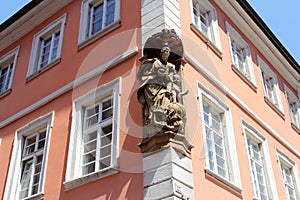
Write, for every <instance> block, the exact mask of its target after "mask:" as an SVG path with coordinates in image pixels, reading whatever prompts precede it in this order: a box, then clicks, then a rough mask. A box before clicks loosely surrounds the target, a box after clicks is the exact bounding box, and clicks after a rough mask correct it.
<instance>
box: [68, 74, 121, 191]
mask: <svg viewBox="0 0 300 200" xmlns="http://www.w3.org/2000/svg"><path fill="white" fill-rule="evenodd" d="M120 95H121V78H118V79H116V80H113V81H111V82H109V83H107V84H104V85H102V86H100V87H98V88H96V89H94V90H92V91H90V92H89V93H88V94H86V95H84V96H82V97H79V98H78V99H76V100H75V101H74V102H73V111H72V127H71V136H70V143H69V144H70V145H69V153H68V163H67V171H66V178H65V182H64V185H65V189H66V190H68V189H71V188H74V187H77V186H79V185H82V184H85V183H88V182H90V181H93V180H96V179H99V178H103V177H106V176H109V175H111V174H114V173H117V172H118V168H119V163H118V156H119V152H118V149H119V113H120ZM110 96H112V97H113V119H112V120H113V130H112V149H111V150H112V153H111V166H110V167H109V168H106V169H105V170H99V171H95V172H93V173H90V174H86V175H82V171H81V161H82V151H81V150H82V144H83V137H82V133H83V123H82V119H83V117H84V108H85V107H87V106H91V105H94V104H95V103H97V102H98V101H99V100H103V99H105V98H107V97H110Z"/></svg>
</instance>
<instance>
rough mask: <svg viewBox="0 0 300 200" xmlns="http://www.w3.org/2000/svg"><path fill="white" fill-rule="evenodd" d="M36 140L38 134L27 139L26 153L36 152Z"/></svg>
mask: <svg viewBox="0 0 300 200" xmlns="http://www.w3.org/2000/svg"><path fill="white" fill-rule="evenodd" d="M35 141H36V136H34V137H31V138H27V139H26V143H25V144H26V146H25V155H28V154H30V153H33V152H34V148H35Z"/></svg>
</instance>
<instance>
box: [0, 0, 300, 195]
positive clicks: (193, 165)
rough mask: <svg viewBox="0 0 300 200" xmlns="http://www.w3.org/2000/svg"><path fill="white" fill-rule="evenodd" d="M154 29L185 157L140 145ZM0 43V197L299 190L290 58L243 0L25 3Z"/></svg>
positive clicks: (299, 82) (295, 74) (298, 112)
mask: <svg viewBox="0 0 300 200" xmlns="http://www.w3.org/2000/svg"><path fill="white" fill-rule="evenodd" d="M163 29H174V30H175V32H176V33H177V35H178V36H179V37H180V38H181V41H182V44H183V48H184V53H183V58H184V60H185V64H184V66H183V69H182V88H183V90H184V91H188V92H187V94H185V95H184V96H183V104H184V107H185V111H186V122H185V132H184V136H185V138H186V140H187V141H188V142H189V143H190V144H191V146H193V148H192V149H191V152H190V153H188V155H185V154H182V152H178V151H176V148H175V150H174V149H173V148H172V146H171V147H170V146H165V147H164V148H162V149H160V150H156V151H155V152H150V153H149V152H148V153H141V149H140V147H139V144H140V143H141V142H142V141H143V127H142V126H143V120H142V106H141V105H140V103H139V102H138V99H137V90H138V88H139V84H140V83H139V82H138V80H137V73H138V71H139V68H140V62H139V58H140V57H142V56H143V47H144V45H145V42H146V40H147V39H148V38H149V37H151V36H152V35H153V34H156V33H159V32H161V31H162V30H163ZM0 43H1V46H0V110H1V113H0V164H1V173H0V197H1V198H2V199H7V200H11V199H46V200H48V199H49V200H50V199H99V200H100V199H111V200H114V199H137V200H139V199H150V200H152V199H153V200H154V199H190V200H191V199H215V200H219V199H230V200H231V199H232V200H236V199H237V200H238V199H258V200H263V199H272V200H276V199H277V200H283V199H287V200H293V199H295V200H296V199H300V179H299V165H300V147H299V141H300V136H299V134H300V105H299V97H300V89H299V86H300V67H299V64H298V63H297V62H296V61H295V60H294V59H293V57H292V56H291V55H290V54H289V53H288V52H287V50H286V49H285V48H284V47H283V45H281V43H280V42H279V41H278V39H277V38H276V37H275V36H274V34H273V33H272V32H271V31H270V30H269V28H268V27H267V26H266V25H265V24H264V22H263V21H262V20H261V19H260V18H259V16H258V15H257V14H256V13H255V11H254V10H253V9H252V8H251V6H250V5H249V4H248V3H247V2H243V1H236V0H228V1H223V0H188V1H183V0H180V1H178V0H158V1H151V0H144V1H122V0H93V1H92V0H74V1H71V0H60V1H58V0H52V1H50V0H38V1H31V2H30V3H28V4H27V5H26V6H25V7H23V8H22V9H21V10H20V11H18V12H17V13H16V14H15V15H13V16H12V17H11V18H10V19H8V20H7V21H5V22H4V23H3V24H1V25H0ZM171 51H172V49H171ZM168 159H170V160H168Z"/></svg>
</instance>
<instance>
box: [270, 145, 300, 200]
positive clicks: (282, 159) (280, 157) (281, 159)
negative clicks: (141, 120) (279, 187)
mask: <svg viewBox="0 0 300 200" xmlns="http://www.w3.org/2000/svg"><path fill="white" fill-rule="evenodd" d="M275 150H276V154H277V161H278V167H279V171H280V175H281V180H282V184H283V186H284V182H283V177H282V174H281V166H280V165H281V164H283V165H285V166H288V167H290V168H292V173H293V174H292V175H293V178H294V179H295V181H294V183H295V193H296V198H299V197H300V179H299V177H300V176H299V173H298V167H297V165H296V163H295V162H294V161H293V160H291V159H290V158H289V157H288V156H287V155H285V154H284V153H283V152H282V151H281V150H279V148H277V147H275Z"/></svg>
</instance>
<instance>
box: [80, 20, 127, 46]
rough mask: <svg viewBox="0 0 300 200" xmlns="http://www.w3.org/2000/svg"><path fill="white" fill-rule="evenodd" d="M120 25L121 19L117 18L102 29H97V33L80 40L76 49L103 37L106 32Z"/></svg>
mask: <svg viewBox="0 0 300 200" xmlns="http://www.w3.org/2000/svg"><path fill="white" fill-rule="evenodd" d="M120 26H121V21H120V20H118V21H116V22H114V23H112V24H111V25H109V26H108V27H105V28H104V29H103V30H101V31H99V32H98V33H96V34H94V35H92V36H91V37H89V38H87V39H85V40H83V41H80V42H79V43H78V47H77V51H80V50H81V49H83V48H84V47H86V46H88V45H89V44H91V43H92V42H94V41H96V40H98V39H99V38H101V37H103V36H104V35H106V34H108V33H109V32H111V31H113V30H115V29H117V28H119V27H120Z"/></svg>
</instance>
